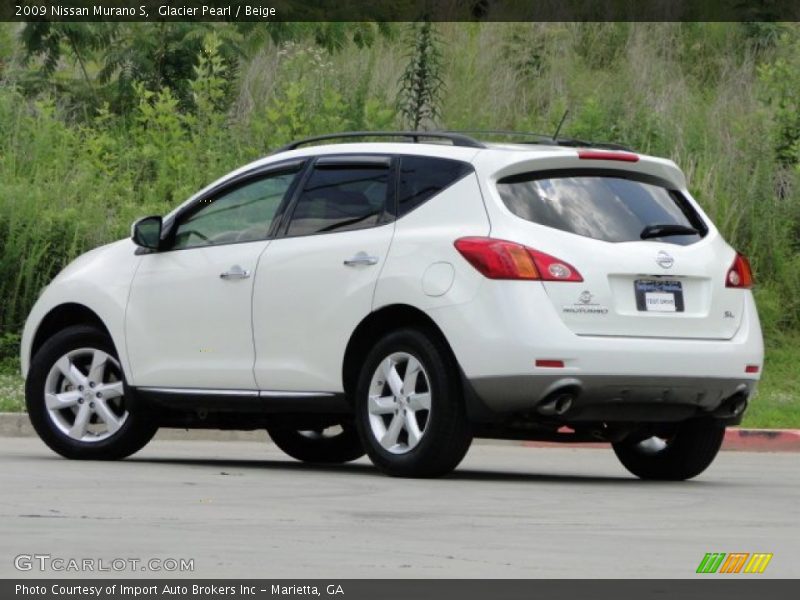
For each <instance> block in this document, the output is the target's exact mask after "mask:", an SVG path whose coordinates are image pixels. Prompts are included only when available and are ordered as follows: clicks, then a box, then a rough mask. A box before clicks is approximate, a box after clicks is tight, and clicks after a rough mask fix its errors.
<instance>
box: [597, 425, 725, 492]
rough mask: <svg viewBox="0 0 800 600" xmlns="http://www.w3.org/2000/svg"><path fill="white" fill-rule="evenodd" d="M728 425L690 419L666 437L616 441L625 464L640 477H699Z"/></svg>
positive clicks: (676, 479)
mask: <svg viewBox="0 0 800 600" xmlns="http://www.w3.org/2000/svg"><path fill="white" fill-rule="evenodd" d="M724 437H725V427H724V425H721V424H719V423H715V422H713V421H700V420H698V421H687V422H685V423H681V424H679V425H678V426H677V427H676V429H675V431H674V432H673V433H672V434H671V435H669V436H665V437H660V436H653V437H649V438H647V439H644V440H642V439H641V438H636V439H630V440H623V441H622V442H617V443H615V444H613V445H612V446H613V448H614V453H615V454H616V455H617V458H618V459H619V460H620V462H621V463H622V465H623V466H624V467H625V468H626V469H628V471H630V472H631V473H633V474H634V475H636V476H637V477H639V478H640V479H655V480H662V481H683V480H685V479H691V478H692V477H696V476H697V475H699V474H700V473H702V472H703V471H705V470H706V469H707V468H708V466H709V465H710V464H711V463H712V462H713V461H714V458H716V456H717V453H718V452H719V449H720V448H721V447H722V440H723V438H724Z"/></svg>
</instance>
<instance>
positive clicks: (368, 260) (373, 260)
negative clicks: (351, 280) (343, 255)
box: [344, 252, 379, 267]
mask: <svg viewBox="0 0 800 600" xmlns="http://www.w3.org/2000/svg"><path fill="white" fill-rule="evenodd" d="M378 260H379V259H378V257H377V256H370V255H369V254H367V253H366V252H359V253H358V254H356V255H355V256H354V257H353V258H348V259H347V260H346V261H344V265H345V266H346V267H370V266H372V265H377V264H378Z"/></svg>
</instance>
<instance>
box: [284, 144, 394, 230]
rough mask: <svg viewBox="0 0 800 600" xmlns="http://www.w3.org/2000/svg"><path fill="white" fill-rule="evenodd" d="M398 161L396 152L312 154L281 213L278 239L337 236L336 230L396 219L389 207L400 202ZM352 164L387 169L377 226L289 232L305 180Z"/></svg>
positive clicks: (383, 223)
mask: <svg viewBox="0 0 800 600" xmlns="http://www.w3.org/2000/svg"><path fill="white" fill-rule="evenodd" d="M398 163H399V160H398V156H397V155H394V154H383V153H378V154H364V153H358V154H355V153H346V154H321V155H318V156H315V157H311V159H310V160H309V161H308V164H307V165H306V167H305V170H304V172H303V173H302V175H301V176H300V177H299V178H298V180H297V181H296V185H295V187H294V190H292V194H291V197H290V198H289V200H288V202H287V203H286V208H285V210H284V212H283V214H282V216H281V223H280V224H279V225H278V226H277V231H276V234H275V239H290V238H298V237H309V236H312V235H334V234H337V233H351V232H353V231H363V230H365V229H374V228H376V227H382V226H383V225H387V224H388V223H391V222H392V221H394V219H395V217H394V216H393V215H392V213H391V210H390V207H391V206H394V205H395V204H396V202H397V193H396V180H397V164H398ZM353 167H362V168H363V167H366V168H384V167H386V168H388V171H389V181H388V182H387V185H386V200H385V201H384V204H383V209H382V210H381V214H380V215H379V216H378V221H377V223H375V224H374V225H370V226H368V227H360V228H358V229H343V230H341V231H335V230H334V231H324V232H320V231H317V232H314V233H303V234H298V235H289V224H290V223H291V220H292V216H293V215H294V211H295V209H296V208H297V202H298V200H299V199H300V196H301V195H302V193H303V190H304V189H305V187H306V183H307V182H308V180H309V178H310V177H311V175H312V174H313V172H314V170H315V169H317V168H319V169H347V168H353Z"/></svg>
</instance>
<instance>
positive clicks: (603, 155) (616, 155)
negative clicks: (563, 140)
mask: <svg viewBox="0 0 800 600" xmlns="http://www.w3.org/2000/svg"><path fill="white" fill-rule="evenodd" d="M578 158H580V159H581V160H621V161H622V162H638V161H639V155H638V154H634V153H633V152H619V151H614V150H578Z"/></svg>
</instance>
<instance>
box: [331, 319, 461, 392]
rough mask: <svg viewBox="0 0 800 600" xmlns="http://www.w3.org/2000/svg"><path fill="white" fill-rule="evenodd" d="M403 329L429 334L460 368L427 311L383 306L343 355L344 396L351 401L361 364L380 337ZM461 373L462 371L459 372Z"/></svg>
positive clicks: (356, 332)
mask: <svg viewBox="0 0 800 600" xmlns="http://www.w3.org/2000/svg"><path fill="white" fill-rule="evenodd" d="M401 327H414V328H418V329H422V330H424V331H427V332H428V333H430V334H431V335H434V336H436V338H437V339H438V340H439V341H440V342H441V343H442V344H443V345H444V347H445V348H447V350H448V352H449V353H450V355H451V356H452V358H453V361H454V362H455V363H456V364H458V360H457V359H456V356H455V353H454V352H453V349H452V347H451V346H450V343H449V342H448V341H447V338H446V337H445V335H444V333H443V332H442V330H441V329H440V328H439V326H438V325H437V324H436V322H435V321H434V320H433V319H432V318H431V317H430V316H429V315H428V314H426V313H425V312H424V311H422V310H420V309H419V308H416V307H414V306H411V305H409V304H391V305H388V306H384V307H382V308H380V309H378V310H376V311H373V312H371V313H370V314H369V315H367V316H366V317H364V319H363V320H362V321H361V322H360V323H359V324H358V326H357V327H356V328H355V330H354V331H353V334H352V335H351V336H350V340H349V341H348V343H347V348H346V349H345V353H344V361H343V363H342V385H343V386H344V391H345V394H347V395H348V397H350V394H352V392H353V390H354V389H355V386H356V381H357V380H358V372H359V367H360V365H361V363H362V362H363V360H364V358H365V357H366V355H367V353H368V352H369V350H370V348H372V346H373V345H374V344H375V342H377V341H378V340H379V339H380V338H381V337H383V336H384V335H386V334H387V333H389V332H390V331H393V330H395V329H399V328H401ZM460 370H461V369H460V368H459V371H460Z"/></svg>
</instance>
